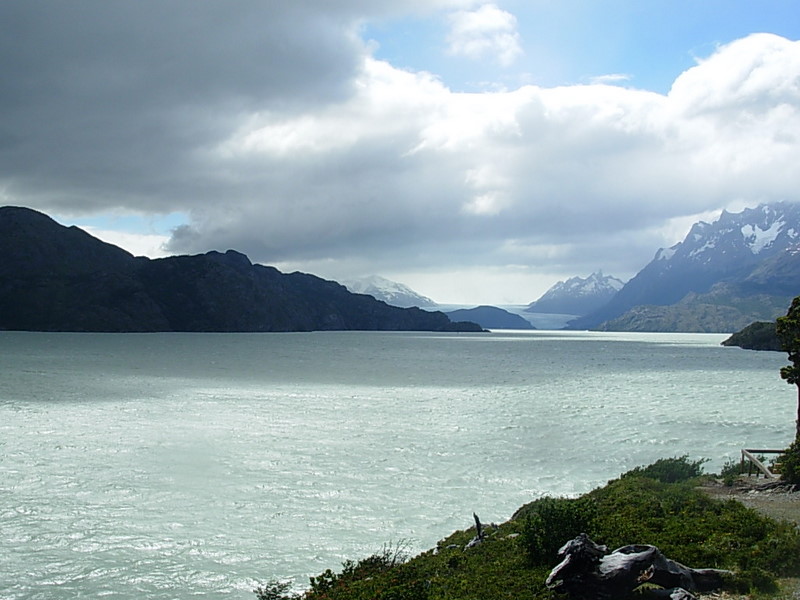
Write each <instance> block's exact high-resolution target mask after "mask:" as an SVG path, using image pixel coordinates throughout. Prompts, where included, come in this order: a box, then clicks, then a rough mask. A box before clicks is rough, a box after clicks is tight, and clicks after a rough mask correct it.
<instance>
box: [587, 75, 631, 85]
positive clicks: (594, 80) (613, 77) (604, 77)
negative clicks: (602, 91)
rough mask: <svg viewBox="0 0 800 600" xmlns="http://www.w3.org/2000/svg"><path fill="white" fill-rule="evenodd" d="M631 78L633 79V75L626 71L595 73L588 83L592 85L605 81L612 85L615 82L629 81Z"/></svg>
mask: <svg viewBox="0 0 800 600" xmlns="http://www.w3.org/2000/svg"><path fill="white" fill-rule="evenodd" d="M631 79H633V77H631V76H630V75H628V74H626V73H609V74H608V75H597V76H596V77H592V78H591V79H590V83H592V84H594V85H602V84H605V83H607V84H609V85H613V84H615V83H620V82H624V81H630V80H631Z"/></svg>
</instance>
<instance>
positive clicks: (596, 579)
mask: <svg viewBox="0 0 800 600" xmlns="http://www.w3.org/2000/svg"><path fill="white" fill-rule="evenodd" d="M558 556H559V558H561V559H562V560H561V562H560V563H559V564H558V565H557V566H556V567H554V568H553V570H552V571H551V572H550V575H549V576H548V578H547V581H546V584H547V587H549V588H551V589H557V590H559V591H564V592H566V593H567V594H569V595H570V596H571V597H572V598H575V599H576V600H606V599H615V598H619V597H622V596H625V595H627V594H629V593H630V592H632V591H633V590H635V589H636V588H637V587H639V586H640V585H641V584H643V583H651V584H655V585H657V586H660V587H662V588H666V589H664V590H659V591H658V592H660V593H659V594H658V595H660V596H661V597H663V598H671V599H672V600H690V599H691V598H694V596H693V595H692V594H691V592H706V591H711V590H714V589H718V588H720V587H721V586H722V580H723V577H724V576H725V575H726V574H728V573H729V572H728V571H720V570H717V569H690V568H689V567H686V566H684V565H682V564H680V563H678V562H675V561H674V560H670V559H668V558H667V557H665V556H664V555H663V554H662V553H661V551H660V550H659V549H658V548H656V547H655V546H644V545H633V546H623V547H622V548H618V549H617V550H614V551H613V552H609V551H608V548H607V547H606V546H601V545H599V544H595V543H594V542H593V541H592V540H591V539H589V536H587V535H586V534H585V533H582V534H580V535H579V536H578V537H576V538H575V539H573V540H570V541H569V542H567V543H566V544H564V545H563V546H562V547H561V549H560V550H559V551H558Z"/></svg>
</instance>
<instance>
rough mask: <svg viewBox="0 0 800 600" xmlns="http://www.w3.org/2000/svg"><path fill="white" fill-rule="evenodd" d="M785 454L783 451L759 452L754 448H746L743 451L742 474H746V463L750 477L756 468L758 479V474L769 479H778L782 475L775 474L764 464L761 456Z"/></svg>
mask: <svg viewBox="0 0 800 600" xmlns="http://www.w3.org/2000/svg"><path fill="white" fill-rule="evenodd" d="M783 453H784V451H783V450H757V449H753V448H745V449H743V450H742V464H741V472H742V473H744V470H745V463H746V464H747V474H748V475H752V474H753V469H754V468H755V470H756V477H758V474H759V473H761V474H763V475H764V477H766V478H767V479H777V478H778V477H779V476H780V475H778V474H777V473H773V472H772V471H771V470H770V468H769V467H768V466H767V465H765V464H764V463H763V462H762V460H761V458H760V455H763V454H783Z"/></svg>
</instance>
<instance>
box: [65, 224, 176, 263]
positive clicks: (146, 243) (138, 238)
mask: <svg viewBox="0 0 800 600" xmlns="http://www.w3.org/2000/svg"><path fill="white" fill-rule="evenodd" d="M81 229H83V230H84V231H86V232H88V233H89V234H91V235H93V236H94V237H96V238H98V239H100V240H103V241H104V242H107V243H109V244H114V245H115V246H119V247H120V248H122V249H123V250H127V251H128V252H130V253H131V254H133V255H134V256H147V257H148V258H162V257H164V256H169V255H170V253H169V252H167V250H166V245H167V242H169V236H168V235H159V234H154V233H141V234H140V233H126V232H124V231H115V230H113V229H98V228H96V227H87V226H84V227H81Z"/></svg>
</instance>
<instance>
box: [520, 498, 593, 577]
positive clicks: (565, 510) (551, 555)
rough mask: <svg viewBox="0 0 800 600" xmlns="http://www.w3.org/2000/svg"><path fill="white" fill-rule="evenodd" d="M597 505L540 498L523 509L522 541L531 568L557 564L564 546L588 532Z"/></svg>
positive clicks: (588, 499) (580, 499)
mask: <svg viewBox="0 0 800 600" xmlns="http://www.w3.org/2000/svg"><path fill="white" fill-rule="evenodd" d="M594 514H595V507H594V501H593V500H591V499H590V498H587V497H585V496H584V497H581V498H551V497H549V496H547V497H544V498H540V499H539V500H536V501H534V502H532V503H531V504H529V505H527V506H526V507H525V509H524V519H525V520H524V523H525V525H524V527H523V530H522V537H523V540H524V543H525V548H526V551H527V553H528V559H529V560H530V562H531V564H534V565H541V564H551V565H552V564H554V561H556V557H557V554H558V549H559V548H561V546H563V545H564V543H565V542H567V541H568V540H571V539H572V538H574V537H575V536H577V535H578V534H581V533H586V532H588V531H589V527H590V525H591V523H592V521H593V520H594Z"/></svg>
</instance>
